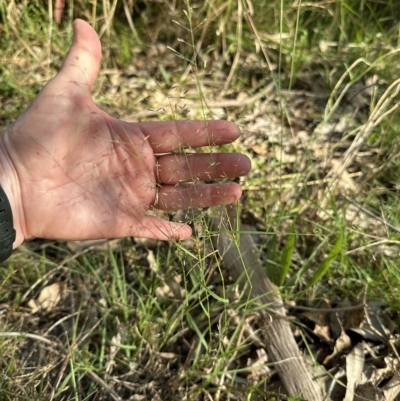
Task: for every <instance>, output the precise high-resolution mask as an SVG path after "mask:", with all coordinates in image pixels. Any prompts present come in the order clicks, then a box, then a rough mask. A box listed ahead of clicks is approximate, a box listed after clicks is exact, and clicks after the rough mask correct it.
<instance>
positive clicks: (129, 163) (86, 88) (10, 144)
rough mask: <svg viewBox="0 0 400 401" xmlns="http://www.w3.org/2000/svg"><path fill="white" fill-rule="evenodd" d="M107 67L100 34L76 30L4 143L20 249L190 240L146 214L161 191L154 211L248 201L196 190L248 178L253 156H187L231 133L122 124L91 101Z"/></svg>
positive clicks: (226, 128) (217, 128)
mask: <svg viewBox="0 0 400 401" xmlns="http://www.w3.org/2000/svg"><path fill="white" fill-rule="evenodd" d="M100 59H101V45H100V41H99V39H98V36H97V34H96V32H95V31H94V30H93V29H92V28H91V27H90V25H88V24H87V23H86V22H84V21H82V20H77V21H75V22H74V41H73V44H72V46H71V49H70V51H69V52H68V54H67V56H66V58H65V60H64V62H63V64H62V67H61V70H60V72H59V73H58V74H57V75H56V76H55V77H54V78H53V79H52V80H51V81H50V82H48V83H47V85H46V86H45V87H44V88H43V89H42V91H41V92H40V93H39V95H38V96H37V97H36V98H35V99H34V101H33V102H32V103H31V104H30V105H29V107H28V108H27V109H26V110H25V112H24V113H23V114H22V115H21V116H20V117H19V118H18V119H17V121H16V122H15V123H13V124H12V125H11V126H9V127H8V128H7V129H6V131H5V133H4V134H3V135H2V136H1V137H0V184H1V186H2V187H3V189H4V191H5V192H6V194H7V196H8V198H9V200H10V203H11V207H12V210H13V217H14V227H15V229H16V232H17V239H16V241H15V243H14V247H16V246H18V245H19V244H21V242H22V241H23V240H24V239H29V238H32V237H41V238H49V239H64V240H82V239H98V238H116V237H123V236H138V237H145V238H154V239H162V240H166V239H183V238H187V237H189V236H190V235H191V229H190V227H189V226H187V225H182V224H179V223H173V222H169V221H166V220H162V219H159V218H157V217H155V216H150V215H148V214H147V211H148V210H149V209H151V208H152V206H153V205H154V202H155V199H156V190H157V189H158V190H159V196H158V205H155V206H158V208H159V209H161V210H168V211H175V210H179V209H186V208H190V207H206V206H211V205H221V204H228V203H232V202H234V201H236V200H237V199H239V197H240V196H241V188H240V186H239V185H238V184H236V183H221V184H202V183H200V182H199V181H204V180H213V179H219V178H222V177H236V176H241V175H245V174H247V173H248V172H249V170H250V161H249V159H248V158H247V157H246V156H244V155H240V154H219V153H212V154H184V153H182V149H183V148H187V147H191V148H197V147H201V146H208V145H221V144H226V143H230V142H232V141H234V140H235V139H237V137H238V136H239V129H238V128H237V127H236V126H235V125H234V124H232V123H229V122H227V121H210V122H204V121H179V122H176V121H173V122H150V123H127V122H124V121H119V120H117V119H115V118H113V117H111V116H110V115H108V114H106V113H105V112H103V111H102V110H100V109H99V108H98V107H97V106H96V105H95V104H94V102H93V100H92V97H91V88H92V86H93V84H94V82H95V80H96V78H97V75H98V72H99V68H100ZM157 154H162V155H160V156H157ZM190 181H194V184H187V183H188V182H190Z"/></svg>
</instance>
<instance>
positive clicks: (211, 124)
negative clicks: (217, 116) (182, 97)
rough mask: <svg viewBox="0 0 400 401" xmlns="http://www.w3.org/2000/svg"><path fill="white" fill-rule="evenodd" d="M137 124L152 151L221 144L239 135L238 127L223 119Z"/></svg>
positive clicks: (164, 151) (158, 151)
mask: <svg viewBox="0 0 400 401" xmlns="http://www.w3.org/2000/svg"><path fill="white" fill-rule="evenodd" d="M137 125H139V127H140V129H141V130H142V132H143V134H144V135H145V136H146V137H148V141H149V143H150V145H151V147H152V148H153V150H154V153H166V152H173V151H177V150H180V149H182V148H188V147H191V148H198V147H200V146H212V145H223V144H226V143H231V142H233V141H235V140H236V139H237V138H238V137H239V136H240V130H239V128H238V127H237V126H236V125H235V124H233V123H231V122H229V121H224V120H217V121H168V122H148V123H138V124H137ZM137 125H136V126H137Z"/></svg>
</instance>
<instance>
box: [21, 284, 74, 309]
mask: <svg viewBox="0 0 400 401" xmlns="http://www.w3.org/2000/svg"><path fill="white" fill-rule="evenodd" d="M65 287H66V285H65V283H54V284H50V285H48V286H47V287H44V288H43V289H42V291H41V292H40V295H39V297H38V298H37V299H31V300H30V301H29V302H28V306H29V307H30V308H31V309H32V313H36V312H37V311H39V310H42V311H46V312H50V311H51V310H52V309H54V308H55V306H56V305H57V304H58V303H59V302H60V301H61V299H62V298H63V296H64V294H65V289H66V288H65Z"/></svg>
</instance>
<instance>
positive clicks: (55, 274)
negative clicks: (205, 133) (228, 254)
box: [0, 0, 400, 400]
mask: <svg viewBox="0 0 400 401" xmlns="http://www.w3.org/2000/svg"><path fill="white" fill-rule="evenodd" d="M62 3H63V2H57V4H59V5H60V4H62ZM53 5H54V2H52V1H42V0H35V1H28V0H7V1H6V0H0V60H1V62H0V126H2V127H4V126H6V125H7V124H9V123H10V122H12V121H13V120H14V119H15V118H16V117H17V116H18V115H19V114H20V113H21V112H22V110H23V109H24V108H25V107H26V106H27V104H28V103H29V101H30V100H31V99H33V98H34V96H35V95H36V94H37V93H38V91H39V90H40V88H41V87H42V86H43V85H44V84H45V83H46V82H47V81H48V80H49V79H50V78H51V77H52V76H53V75H54V74H55V73H56V72H57V70H58V68H59V67H60V64H61V62H62V60H63V57H64V55H65V53H66V52H67V50H68V47H69V45H70V41H71V37H72V31H71V24H72V21H73V20H74V19H75V18H82V19H84V20H86V21H88V22H90V23H91V24H92V26H94V27H95V29H96V30H97V32H98V33H99V35H100V37H101V41H102V45H103V61H102V69H101V72H100V77H99V79H98V81H97V83H96V86H95V88H94V91H93V96H94V99H95V101H96V102H97V103H98V104H99V105H100V106H101V107H102V108H103V109H105V110H107V111H108V112H110V113H112V114H114V115H116V116H119V117H121V118H123V119H125V120H128V121H135V120H136V121H137V120H160V119H161V120H167V119H176V120H181V119H194V118H196V119H210V118H215V119H219V118H222V119H228V120H230V121H233V122H235V123H237V124H238V125H239V126H240V127H241V129H242V137H241V138H240V140H239V141H237V142H236V143H235V144H234V145H231V146H229V147H228V146H225V147H224V148H225V149H226V150H232V148H233V149H234V150H235V151H240V152H244V153H246V154H247V155H248V156H250V157H251V159H252V163H253V170H252V172H251V173H250V175H249V176H248V177H247V178H245V179H244V180H242V186H243V188H244V195H243V197H242V199H241V201H240V205H237V206H238V208H237V214H238V217H239V219H238V221H240V220H241V221H242V223H243V224H242V226H240V225H239V224H238V225H237V226H236V227H231V226H227V227H220V229H219V230H218V232H216V231H215V230H213V229H212V228H211V227H212V226H211V225H210V219H211V220H212V218H213V216H214V211H212V210H194V211H182V212H179V213H176V214H175V215H173V216H170V218H171V219H173V220H175V221H176V220H181V221H188V222H189V223H190V224H191V225H192V227H193V229H194V233H195V234H194V236H193V238H192V239H190V240H187V241H184V242H181V243H161V242H153V241H147V240H146V241H144V240H140V239H123V240H112V241H108V242H101V241H100V242H99V241H97V242H90V243H73V242H69V243H64V242H57V241H55V242H54V241H53V242H50V241H41V240H35V241H32V242H29V243H27V244H25V245H24V246H22V247H20V249H19V250H18V251H16V252H15V253H14V255H13V256H12V258H11V259H10V260H9V262H8V263H7V264H6V265H5V266H4V268H3V269H2V270H1V271H0V278H1V286H0V297H1V300H0V302H1V305H0V310H1V312H2V313H1V316H0V318H1V320H0V325H1V328H0V331H1V333H0V355H1V358H0V366H1V367H0V398H1V399H2V400H26V399H28V398H30V399H35V400H39V399H43V400H49V399H50V400H110V399H114V400H122V399H123V400H128V399H131V400H161V399H162V400H228V399H230V400H266V399H271V400H277V399H285V395H284V394H285V389H284V388H283V387H282V383H281V382H280V381H279V378H278V376H277V375H276V374H275V370H274V369H275V368H274V365H273V364H272V363H271V362H272V361H271V360H270V359H269V356H268V355H267V354H266V353H265V350H264V348H265V347H264V339H263V338H262V327H263V325H264V326H265V325H267V324H268V322H264V323H263V324H260V322H259V318H258V316H259V315H258V314H259V311H260V310H261V309H265V310H267V311H268V310H270V311H272V307H271V306H270V305H260V303H259V302H258V301H257V300H254V299H250V298H249V297H246V296H245V295H244V293H245V291H243V292H242V291H241V290H239V288H242V287H240V286H238V283H237V282H236V281H235V280H233V279H232V275H231V274H230V271H229V266H226V265H225V264H224V262H223V260H221V256H220V255H219V254H218V252H217V250H216V249H217V248H216V244H215V241H214V242H213V239H214V240H215V238H216V237H217V235H218V234H219V232H220V231H222V232H227V231H228V232H230V233H231V234H232V235H233V237H234V238H235V241H236V244H237V245H239V242H240V238H241V234H244V233H247V234H251V235H252V238H253V240H254V242H255V243H256V245H257V249H258V250H259V258H260V260H261V261H262V264H263V266H264V268H265V269H264V270H265V273H266V274H267V275H268V276H269V278H270V279H271V280H272V281H273V282H274V283H275V284H276V285H277V286H279V293H280V296H281V297H282V299H283V300H284V302H285V305H287V307H288V313H290V315H291V316H289V317H286V319H290V320H291V321H293V323H294V324H293V329H294V334H295V336H296V340H298V343H299V344H300V347H301V349H302V350H303V351H304V354H305V355H307V357H308V359H310V360H312V361H314V364H315V365H319V364H320V367H319V369H320V370H318V369H316V371H315V372H314V373H315V374H313V375H312V376H313V377H314V376H315V377H320V376H324V377H327V380H331V378H332V375H335V374H336V372H338V371H339V370H340V369H339V368H340V367H341V366H344V365H345V363H344V361H345V360H344V359H343V358H345V356H344V355H346V352H350V350H351V347H350V348H348V349H346V350H343V349H342V350H341V351H340V352H339V351H334V350H335V349H336V350H337V347H336V348H335V344H337V343H336V340H337V339H338V338H339V337H340V338H341V339H343V338H344V337H343V336H345V335H346V336H347V338H349V336H352V337H351V339H352V341H353V344H354V342H357V341H360V338H363V339H364V341H369V340H368V337H364V336H365V328H362V327H364V326H362V323H361V322H365V316H367V312H366V311H368V310H369V311H371V310H372V311H374V312H376V311H377V310H379V313H382V314H383V313H384V316H385V319H386V320H385V323H381V324H382V327H383V332H384V333H386V334H385V335H386V336H387V337H385V340H384V341H383V340H382V341H383V343H384V345H383V346H382V347H383V349H384V351H382V353H381V354H379V356H378V358H380V359H381V360H383V357H386V358H391V356H392V354H393V353H394V354H395V353H396V352H398V351H397V348H396V347H397V346H398V345H396V344H395V343H391V342H389V336H390V335H394V336H395V335H397V334H398V332H399V328H398V326H397V324H398V323H399V322H398V318H397V311H398V308H399V306H400V305H399V301H398V300H399V299H400V273H399V268H398V256H399V244H400V242H399V241H400V238H399V232H400V209H399V206H398V205H399V188H400V187H399V185H400V184H399V179H400V163H399V158H398V154H399V135H398V133H399V130H400V119H399V113H398V107H399V104H400V103H399V88H400V80H399V79H400V67H399V65H400V64H399V62H398V60H399V56H400V54H399V53H400V26H399V22H398V18H397V16H398V15H399V13H400V3H399V2H398V1H395V0H387V1H384V2H377V1H368V0H362V1H339V0H333V1H329V2H327V1H312V2H310V1H302V0H297V1H286V0H272V1H267V2H266V1H261V0H243V1H242V0H237V1H234V0H224V1H223V0H215V1H211V0H210V1H204V2H193V1H189V0H186V1H179V0H174V1H167V0H165V1H163V0H160V1H152V0H143V1H133V0H114V1H111V0H102V1H97V0H91V1H87V2H84V1H80V0H69V1H66V2H65V5H64V8H63V11H62V13H60V11H57V15H55V12H54V9H53ZM55 17H57V19H58V21H59V22H60V23H59V24H58V23H56V21H55V20H54V18H55ZM221 179H223V177H221ZM246 268H249V267H248V266H247V267H246ZM247 274H248V270H246V269H244V273H243V279H244V280H246V279H247V278H248V277H246V275H247ZM277 291H278V290H277ZM377 301H379V302H380V303H379V306H377V305H378V303H377ZM357 304H365V308H364V309H351V308H353V305H356V306H357ZM337 306H339V309H338V310H340V311H341V312H336V313H331V314H329V313H328V312H326V311H329V310H332V308H334V307H337ZM321 307H322V308H324V309H321V310H320V312H318V309H315V308H321ZM340 308H342V309H340ZM346 308H350V309H346ZM315 310H316V311H317V312H315ZM347 310H351V311H352V313H353V314H352V317H351V319H352V320H351V323H350V322H349V319H350V318H349V319H347V318H345V317H343V316H344V315H343V314H345V313H347V312H346V311H347ZM362 310H364V312H361V311H362ZM321 311H325V312H321ZM354 311H357V312H354ZM376 313H377V312H376ZM271 314H272V312H271ZM333 315H334V317H335V319H336V320H335V322H336V323H335V324H333V323H332V321H333V320H334V318H333V317H332V316H333ZM271 316H272V315H271ZM346 316H347V315H346ZM329 317H330V318H331V320H330V321H329ZM324 319H325V320H324ZM381 321H382V320H381ZM388 322H390V324H389V323H388ZM371 324H372V323H371ZM335 325H336V326H335ZM337 327H339V329H337ZM335 328H336V329H335ZM363 330H364V331H363ZM378 331H379V330H378ZM354 332H357V333H358V334H357V335H358V336H359V337H357V338H356V337H355V335H354ZM341 333H342V334H341ZM346 333H347V334H346ZM351 333H353V334H351ZM380 333H382V331H380ZM375 334H376V333H375ZM382 336H383V334H382ZM378 337H379V336H378ZM379 338H381V337H379ZM374 341H378V342H379V341H380V340H376V337H375V340H374ZM374 344H376V343H374ZM374 346H375V345H374ZM371 349H372V347H371ZM335 352H336V354H335ZM365 352H367V351H365ZM374 352H375V351H374ZM376 352H380V351H376ZM310 356H311V358H309V357H310ZM340 358H341V359H340ZM371 359H374V358H371ZM375 359H376V358H375ZM375 359H374V360H375ZM349 360H350V359H349ZM349 363H350V362H349ZM379 367H380V368H382V366H381V365H380V366H379ZM325 368H326V369H328V370H329V369H331V370H329V373H327V371H325V370H323V369H325ZM335 369H336V370H335ZM341 371H343V370H341ZM324 372H325V373H326V374H324ZM337 377H338V381H337V383H339V382H340V383H341V384H340V383H339V384H337V383H336V384H335V380H334V381H331V382H329V383H331V384H330V387H329V385H327V388H328V387H329V388H333V387H334V386H335V385H336V386H338V387H340V388H341V389H342V390H340V389H339V390H340V391H342V393H340V391H339V390H338V391H339V393H340V394H342V396H344V394H345V392H346V391H347V390H346V388H345V387H346V383H347V381H346V380H348V382H349V383H350V379H346V378H345V377H344V376H343V377H344V379H343V377H339V376H337ZM360 377H361V376H360ZM321 383H322V382H321ZM321 383H319V385H320V386H321V387H323V384H321ZM375 385H376V386H381V385H382V386H384V384H381V383H375ZM341 386H342V387H341ZM324 391H328V390H324ZM329 391H330V390H329ZM380 391H385V390H384V388H383V387H382V390H380ZM333 394H334V393H330V395H331V396H332V397H333V398H332V399H342V398H334V395H333ZM385 394H386V393H385ZM292 395H293V394H292ZM291 399H301V397H300V396H298V397H297V398H291ZM349 399H350V398H349ZM388 399H389V398H388Z"/></svg>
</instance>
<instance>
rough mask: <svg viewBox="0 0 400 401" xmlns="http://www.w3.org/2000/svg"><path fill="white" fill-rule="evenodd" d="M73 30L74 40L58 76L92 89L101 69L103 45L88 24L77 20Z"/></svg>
mask: <svg viewBox="0 0 400 401" xmlns="http://www.w3.org/2000/svg"><path fill="white" fill-rule="evenodd" d="M73 29H74V40H73V42H72V45H71V48H70V49H69V52H68V54H67V55H66V57H65V59H64V61H63V63H62V66H61V70H60V72H59V73H58V75H59V76H61V77H62V78H63V79H66V80H68V81H75V82H77V83H78V84H86V85H87V86H88V87H89V89H91V88H92V86H93V84H94V82H95V81H96V78H97V75H98V73H99V69H100V60H101V43H100V40H99V37H98V36H97V33H96V31H95V30H94V29H93V28H92V27H91V26H90V25H89V24H88V23H87V22H85V21H83V20H79V19H77V20H75V21H74V24H73Z"/></svg>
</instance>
